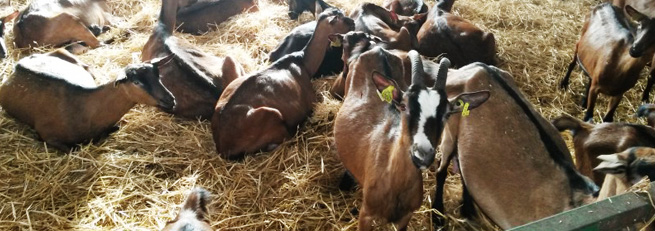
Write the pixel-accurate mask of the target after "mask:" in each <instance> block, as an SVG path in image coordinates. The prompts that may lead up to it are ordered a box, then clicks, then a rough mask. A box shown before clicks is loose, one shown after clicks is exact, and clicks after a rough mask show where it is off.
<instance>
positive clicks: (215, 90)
mask: <svg viewBox="0 0 655 231" xmlns="http://www.w3.org/2000/svg"><path fill="white" fill-rule="evenodd" d="M193 1H194V0H190V1H184V0H180V1H178V0H162V8H161V12H160V14H159V22H158V23H157V25H156V26H155V28H154V29H153V32H152V35H151V36H150V38H149V39H148V42H147V43H146V44H145V46H144V47H143V51H142V53H141V59H142V60H144V61H145V60H150V59H153V58H159V57H165V56H169V55H172V56H173V61H172V62H168V63H165V64H162V65H160V66H159V72H160V73H161V76H162V77H161V80H162V82H163V83H164V86H166V87H167V88H168V89H169V90H170V91H171V92H172V93H173V95H174V96H175V98H176V100H177V106H176V107H175V109H173V110H166V112H169V113H171V114H174V115H176V116H180V117H183V118H190V119H195V118H201V119H209V118H211V116H212V114H213V113H214V106H216V101H218V98H219V97H220V96H221V93H222V91H223V89H225V87H226V86H227V85H228V84H229V83H230V82H232V81H233V80H235V79H236V78H238V77H239V76H242V75H244V71H243V68H242V67H241V65H240V64H239V63H238V62H236V61H235V60H234V59H232V58H231V57H229V56H226V57H225V58H224V59H221V58H218V57H216V56H213V55H210V54H207V53H204V52H202V51H201V50H200V49H198V48H196V47H195V46H194V45H192V44H189V43H188V42H186V41H184V40H182V39H180V38H178V37H175V36H174V35H173V25H175V20H176V19H175V17H176V16H175V12H176V10H177V9H179V8H180V7H183V6H185V5H186V4H190V3H192V2H193Z"/></svg>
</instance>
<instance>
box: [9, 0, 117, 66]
mask: <svg viewBox="0 0 655 231" xmlns="http://www.w3.org/2000/svg"><path fill="white" fill-rule="evenodd" d="M111 18H112V16H111V15H110V14H109V9H108V7H107V1H106V0H76V1H69V0H34V1H32V3H30V5H29V6H28V7H27V8H26V9H25V10H23V11H22V12H20V15H19V16H18V18H17V19H16V23H15V24H14V42H15V43H16V47H18V48H26V47H30V46H45V45H53V46H62V45H65V44H68V43H75V42H78V41H81V42H83V43H84V44H85V45H86V46H90V47H91V48H97V47H99V46H101V45H102V42H100V41H98V39H97V38H96V36H98V35H99V34H100V33H102V32H104V31H106V30H108V29H109V26H110V25H111V20H112V19H111ZM74 50H75V51H78V49H74ZM76 53H78V52H76Z"/></svg>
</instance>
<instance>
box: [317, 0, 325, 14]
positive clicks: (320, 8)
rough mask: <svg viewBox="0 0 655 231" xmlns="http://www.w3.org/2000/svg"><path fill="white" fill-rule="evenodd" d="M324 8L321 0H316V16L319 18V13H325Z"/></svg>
mask: <svg viewBox="0 0 655 231" xmlns="http://www.w3.org/2000/svg"><path fill="white" fill-rule="evenodd" d="M323 10H325V9H323V7H322V6H321V1H320V0H316V1H315V2H314V17H316V18H318V15H319V14H321V13H323Z"/></svg>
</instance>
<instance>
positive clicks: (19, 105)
mask: <svg viewBox="0 0 655 231" xmlns="http://www.w3.org/2000/svg"><path fill="white" fill-rule="evenodd" d="M163 61H166V59H156V60H153V61H152V63H142V64H132V65H129V66H127V68H125V76H124V77H120V78H118V79H116V80H115V81H113V82H112V83H107V84H103V85H100V86H97V85H96V84H95V82H94V80H93V79H94V78H93V75H92V74H91V73H90V72H88V71H87V70H86V69H87V66H86V65H85V64H83V63H81V62H80V61H79V60H78V59H77V58H76V57H75V56H73V55H72V54H71V53H69V52H67V51H66V50H62V49H58V50H55V51H53V52H50V53H46V54H34V55H31V56H28V57H25V58H23V59H21V60H19V61H18V63H17V64H16V68H15V70H14V73H13V74H12V75H10V76H9V77H7V79H5V82H4V83H3V84H2V86H0V106H2V108H3V109H4V110H5V111H6V112H7V114H9V115H10V116H12V117H15V118H16V119H17V120H18V121H20V122H23V123H26V124H27V125H29V126H30V127H32V128H34V129H35V130H36V132H37V134H38V136H39V137H40V139H42V140H43V141H45V142H46V143H47V144H48V145H50V146H53V147H55V148H57V149H60V150H62V151H70V150H71V148H72V147H73V146H74V145H76V144H79V143H83V142H87V141H89V140H96V139H98V138H101V137H104V136H106V135H108V134H109V133H111V132H113V131H116V130H117V127H116V126H115V124H116V123H117V122H118V121H119V120H120V119H121V117H123V115H125V113H127V112H128V111H129V110H130V109H131V108H132V107H134V105H136V104H139V103H142V104H147V105H152V106H159V107H162V108H173V107H174V106H175V98H174V97H173V95H171V93H170V92H169V91H168V90H167V89H166V87H164V85H162V83H161V81H160V80H159V73H158V71H157V66H158V65H160V62H163Z"/></svg>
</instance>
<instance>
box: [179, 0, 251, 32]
mask: <svg viewBox="0 0 655 231" xmlns="http://www.w3.org/2000/svg"><path fill="white" fill-rule="evenodd" d="M257 1H258V0H205V1H198V2H196V3H193V4H191V5H188V6H185V7H182V8H180V9H179V10H178V11H177V31H180V32H185V33H191V34H203V33H206V32H208V31H210V30H212V29H214V28H215V25H218V24H221V23H222V22H225V21H227V20H228V19H229V18H230V17H232V16H235V15H237V14H240V13H241V12H248V13H250V12H256V11H259V6H258V5H257V4H258V3H257Z"/></svg>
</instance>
